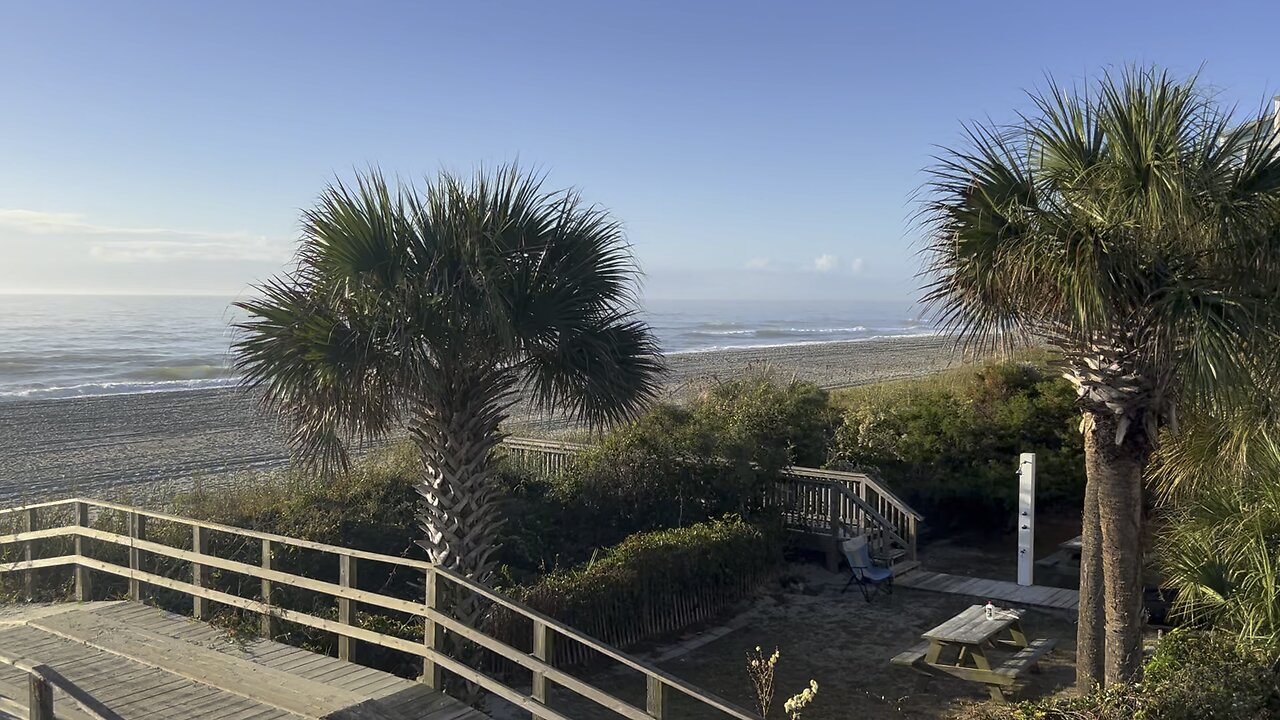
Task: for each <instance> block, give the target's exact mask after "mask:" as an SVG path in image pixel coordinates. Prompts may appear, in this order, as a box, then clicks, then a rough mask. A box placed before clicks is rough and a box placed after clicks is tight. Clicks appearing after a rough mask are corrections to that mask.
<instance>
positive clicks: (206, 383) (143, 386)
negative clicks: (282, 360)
mask: <svg viewBox="0 0 1280 720" xmlns="http://www.w3.org/2000/svg"><path fill="white" fill-rule="evenodd" d="M239 381H240V379H239V378H236V377H217V378H198V379H186V380H155V381H151V382H94V383H81V384H78V385H62V386H51V387H35V388H25V389H22V390H11V391H0V401H4V400H63V399H66V398H77V397H95V396H101V395H139V394H145V393H158V392H181V391H184V390H208V389H212V388H221V387H234V386H235V385H236V383H238V382H239Z"/></svg>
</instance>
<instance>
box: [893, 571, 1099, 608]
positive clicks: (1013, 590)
mask: <svg viewBox="0 0 1280 720" xmlns="http://www.w3.org/2000/svg"><path fill="white" fill-rule="evenodd" d="M893 582H894V584H895V585H901V586H902V587H909V588H915V589H917V590H929V591H932V592H940V593H947V594H950V595H969V596H972V597H975V598H981V599H983V600H992V601H1003V602H1009V603H1015V604H1017V605H1031V606H1036V607H1046V608H1054V609H1056V610H1073V611H1074V610H1077V609H1078V608H1079V607H1080V594H1079V593H1078V592H1077V591H1075V590H1067V589H1064V588H1056V587H1048V586H1046V585H1030V586H1025V587H1024V586H1022V585H1019V584H1017V583H1012V582H1007V581H1005V580H988V579H986V578H973V577H967V576H965V575H948V574H946V573H939V572H931V571H929V570H921V569H917V570H913V571H911V572H909V573H906V574H904V575H902V576H899V577H895V578H894V579H893Z"/></svg>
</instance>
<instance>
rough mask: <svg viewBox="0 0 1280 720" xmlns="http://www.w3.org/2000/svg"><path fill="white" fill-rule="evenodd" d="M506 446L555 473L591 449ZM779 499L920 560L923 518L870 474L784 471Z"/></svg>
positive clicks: (806, 522)
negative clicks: (884, 539)
mask: <svg viewBox="0 0 1280 720" xmlns="http://www.w3.org/2000/svg"><path fill="white" fill-rule="evenodd" d="M502 445H503V448H504V449H505V450H506V451H507V452H509V453H510V454H511V455H512V456H513V457H515V458H516V459H517V460H518V461H519V462H522V463H525V464H527V465H529V466H531V467H533V468H535V469H537V470H540V471H542V472H546V473H551V474H554V473H558V472H560V470H562V469H563V467H564V465H565V463H566V462H568V460H569V458H571V457H572V456H573V455H575V454H577V453H580V452H582V451H584V450H587V449H590V447H591V446H590V445H583V444H580V443H569V442H559V441H554V440H538V439H534V438H507V439H506V440H505V441H503V444H502ZM840 488H844V490H841V489H840ZM846 491H847V492H846ZM777 499H778V501H779V502H780V503H781V506H782V509H783V512H784V514H785V515H786V516H787V518H788V519H789V520H790V521H792V523H793V524H794V525H795V526H797V527H803V528H811V529H815V530H816V531H819V532H823V531H825V529H826V528H829V527H831V523H832V522H833V519H832V515H831V513H832V511H833V510H834V512H835V513H836V515H835V517H834V521H835V522H837V523H838V524H839V525H841V526H843V527H844V528H857V529H858V530H859V531H861V532H869V533H872V534H883V535H885V536H886V537H887V538H889V539H891V540H892V541H893V542H895V543H897V544H898V545H899V546H900V547H901V548H902V550H903V551H904V552H905V554H906V559H908V560H916V559H917V557H916V545H917V537H918V534H919V529H920V521H921V520H923V519H924V516H923V515H921V514H920V513H918V512H916V511H915V509H914V508H912V507H911V506H910V505H908V504H907V503H906V502H904V501H903V500H902V498H900V497H898V496H897V495H895V494H894V493H893V491H891V490H889V488H887V487H885V486H884V485H883V484H882V483H881V482H880V481H878V480H877V479H876V478H875V477H873V476H871V475H868V474H866V473H860V472H842V471H838V470H821V469H818V468H810V467H801V466H798V465H793V466H791V467H788V468H785V469H784V470H783V471H782V482H780V483H779V486H778V493H777Z"/></svg>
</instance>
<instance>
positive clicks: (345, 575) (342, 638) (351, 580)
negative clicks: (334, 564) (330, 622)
mask: <svg viewBox="0 0 1280 720" xmlns="http://www.w3.org/2000/svg"><path fill="white" fill-rule="evenodd" d="M338 584H339V585H341V586H342V587H344V588H353V587H355V586H356V585H358V584H359V583H357V582H356V559H355V558H353V557H351V556H350V555H339V556H338ZM355 605H356V604H355V602H353V601H352V600H350V599H349V598H344V597H342V596H341V595H339V596H338V622H340V623H342V624H343V625H355V624H356V607H355ZM356 644H357V643H356V640H355V638H352V637H348V636H346V635H339V636H338V659H339V660H346V661H347V662H355V661H356Z"/></svg>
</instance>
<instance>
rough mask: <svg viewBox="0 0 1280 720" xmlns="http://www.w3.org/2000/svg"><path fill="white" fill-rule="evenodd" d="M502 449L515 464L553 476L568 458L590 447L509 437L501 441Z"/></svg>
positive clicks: (555, 441)
mask: <svg viewBox="0 0 1280 720" xmlns="http://www.w3.org/2000/svg"><path fill="white" fill-rule="evenodd" d="M502 448H503V449H504V450H505V451H506V452H507V453H508V454H510V455H511V457H513V458H515V460H516V461H517V462H519V463H522V464H526V465H528V466H530V467H533V468H534V469H536V470H538V471H540V472H544V473H547V474H549V475H555V474H557V473H559V472H560V471H561V470H563V469H564V465H565V463H567V462H568V461H569V459H570V458H572V457H573V456H574V455H577V454H578V453H580V452H582V451H583V450H588V449H590V448H591V446H590V445H583V444H582V443H571V442H561V441H557V440H538V439H535V438H518V437H511V438H507V439H506V440H503V441H502Z"/></svg>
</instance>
